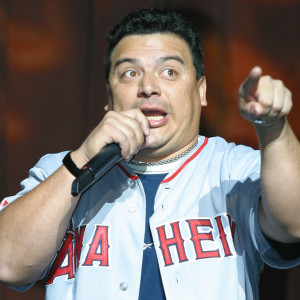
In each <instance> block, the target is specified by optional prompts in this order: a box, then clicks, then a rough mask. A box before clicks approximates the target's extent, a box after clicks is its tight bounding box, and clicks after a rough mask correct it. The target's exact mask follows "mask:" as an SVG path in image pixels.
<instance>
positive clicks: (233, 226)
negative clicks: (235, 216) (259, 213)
mask: <svg viewBox="0 0 300 300" xmlns="http://www.w3.org/2000/svg"><path fill="white" fill-rule="evenodd" d="M227 218H228V221H229V226H230V230H231V236H232V240H233V243H234V234H235V222H234V221H233V220H232V218H231V216H230V215H228V214H227Z"/></svg>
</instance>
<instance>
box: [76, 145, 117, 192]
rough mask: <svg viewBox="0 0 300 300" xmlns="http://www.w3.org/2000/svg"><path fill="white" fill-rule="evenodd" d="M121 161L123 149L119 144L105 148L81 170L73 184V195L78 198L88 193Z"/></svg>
mask: <svg viewBox="0 0 300 300" xmlns="http://www.w3.org/2000/svg"><path fill="white" fill-rule="evenodd" d="M121 160H122V156H121V149H120V147H119V145H118V144H115V143H113V144H109V145H107V146H105V147H104V148H103V149H102V150H101V151H100V152H99V153H98V154H96V155H95V156H94V157H93V158H92V159H91V160H90V161H89V162H88V163H87V164H86V165H84V166H83V167H82V168H81V170H82V171H81V173H80V174H79V175H78V176H77V177H76V178H75V180H74V181H73V183H72V190H71V193H72V195H73V196H77V195H79V194H80V193H83V192H84V191H86V190H87V189H88V188H89V187H91V186H92V185H93V184H94V183H95V182H96V181H98V180H99V179H100V178H101V177H102V176H103V175H105V174H106V173H107V172H108V171H109V170H110V169H111V168H112V167H113V166H114V165H115V164H116V163H118V162H120V161H121Z"/></svg>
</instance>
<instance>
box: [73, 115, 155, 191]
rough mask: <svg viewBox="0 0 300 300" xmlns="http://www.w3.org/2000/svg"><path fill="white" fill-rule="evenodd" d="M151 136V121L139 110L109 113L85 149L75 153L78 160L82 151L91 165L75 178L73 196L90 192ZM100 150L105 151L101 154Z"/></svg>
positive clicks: (86, 166)
mask: <svg viewBox="0 0 300 300" xmlns="http://www.w3.org/2000/svg"><path fill="white" fill-rule="evenodd" d="M147 136H149V122H148V119H147V118H146V117H145V115H144V114H143V113H142V112H141V111H140V110H139V109H132V110H128V111H122V112H120V113H119V112H115V111H109V112H108V113H107V114H106V115H105V117H104V118H103V120H102V121H101V122H100V124H99V125H98V126H97V127H96V128H95V129H94V130H93V131H92V133H91V134H90V135H89V136H88V138H87V139H86V140H85V141H84V143H83V144H82V146H81V147H80V148H79V149H78V150H77V151H75V152H77V155H75V157H76V156H77V157H78V152H80V154H81V155H80V156H81V157H83V156H84V157H85V159H84V161H88V162H87V163H86V164H84V166H83V167H82V168H81V169H80V170H79V171H78V172H77V174H76V175H75V176H76V179H75V180H74V182H73V184H72V191H71V193H72V195H73V196H77V195H79V194H80V193H82V192H84V191H86V190H87V189H88V188H89V187H90V186H92V185H93V184H94V183H95V182H96V181H98V180H99V179H100V178H101V177H102V176H103V175H105V174H106V173H107V172H108V171H109V170H110V169H111V168H112V167H113V166H114V165H115V164H116V163H118V162H120V161H121V160H122V159H126V160H129V159H131V157H132V156H133V155H134V154H135V153H136V152H137V151H138V150H139V149H140V148H141V147H142V146H143V144H144V143H145V137H147ZM99 148H100V149H101V150H100V151H98V153H97V149H99ZM95 152H96V154H94V153H95ZM74 154H75V153H74ZM83 154H84V155H83ZM72 157H73V155H72ZM89 157H92V158H91V159H89ZM73 175H74V174H73Z"/></svg>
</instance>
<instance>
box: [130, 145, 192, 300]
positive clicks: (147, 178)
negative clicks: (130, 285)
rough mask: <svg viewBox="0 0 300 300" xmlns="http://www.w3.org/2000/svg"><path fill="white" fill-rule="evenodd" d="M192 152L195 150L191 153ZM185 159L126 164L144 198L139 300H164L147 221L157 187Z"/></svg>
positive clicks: (150, 213) (151, 212)
mask: <svg viewBox="0 0 300 300" xmlns="http://www.w3.org/2000/svg"><path fill="white" fill-rule="evenodd" d="M194 151H195V150H193V151H192V152H191V153H193V152H194ZM185 159H186V157H181V158H180V159H178V160H176V161H173V162H170V163H167V164H162V165H154V166H144V165H135V164H133V163H131V162H130V161H129V162H127V164H128V166H129V167H130V168H131V169H132V170H133V171H134V172H135V173H137V174H138V176H139V178H140V180H141V182H142V184H143V188H144V191H145V196H146V220H145V237H144V252H143V262H142V273H141V284H140V292H139V300H154V299H155V300H166V296H165V292H164V288H163V284H162V280H161V275H160V270H159V266H158V260H157V256H156V251H155V248H154V245H153V238H152V234H151V230H150V225H149V219H150V217H151V216H152V215H153V213H154V204H155V196H156V193H157V190H158V187H159V185H160V184H161V182H162V180H163V179H164V178H165V177H166V175H167V174H168V173H169V172H170V171H171V170H173V169H174V168H176V167H177V166H178V165H180V164H181V163H182V162H183V161H184V160H185Z"/></svg>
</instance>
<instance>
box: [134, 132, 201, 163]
mask: <svg viewBox="0 0 300 300" xmlns="http://www.w3.org/2000/svg"><path fill="white" fill-rule="evenodd" d="M197 143H198V136H197V138H194V139H193V140H192V141H191V142H189V143H188V144H187V145H186V146H184V147H183V148H181V149H180V150H178V151H175V152H172V153H171V154H166V155H155V151H156V150H157V149H143V150H141V151H140V152H139V153H138V154H137V155H135V156H134V157H133V159H132V161H133V162H135V163H138V164H148V165H151V164H153V165H157V164H167V163H169V162H173V161H176V160H179V159H180V158H182V157H183V156H185V155H186V154H188V153H189V152H190V151H192V150H193V149H194V148H195V147H196V145H197ZM149 150H150V151H149ZM151 150H152V151H151ZM149 152H150V153H151V154H152V155H149ZM157 153H159V150H157ZM157 153H156V154H157Z"/></svg>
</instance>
